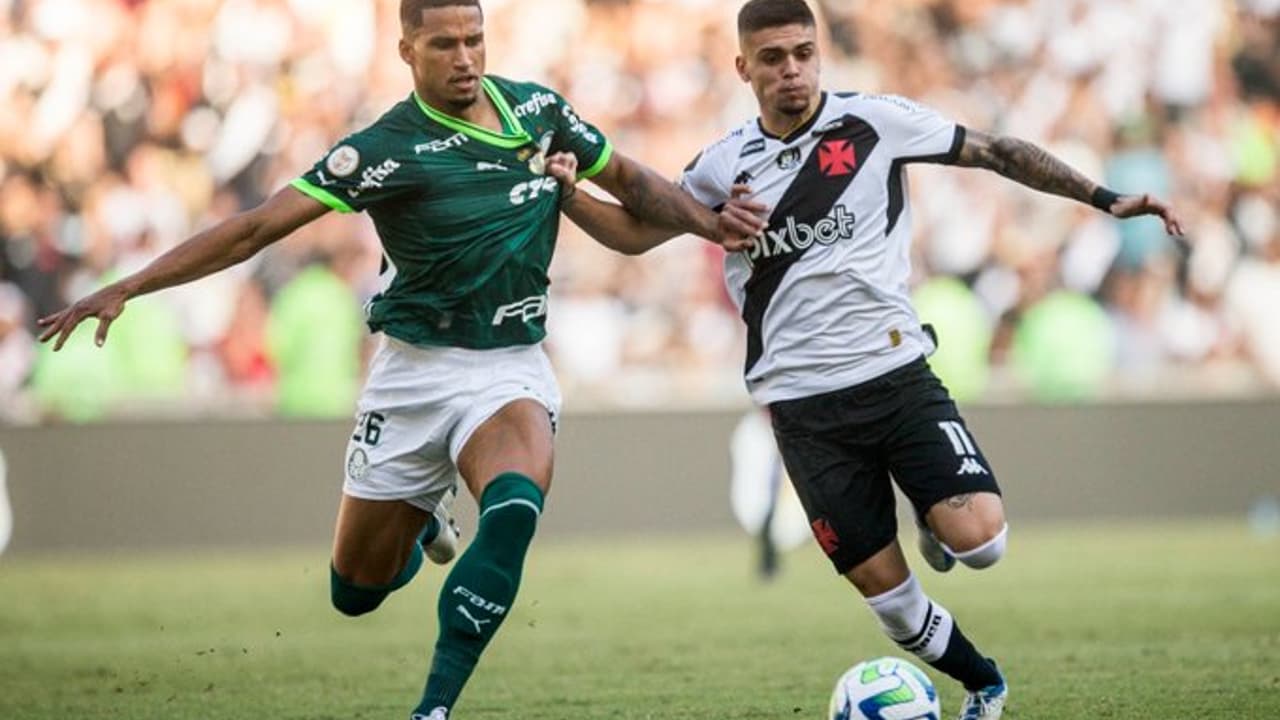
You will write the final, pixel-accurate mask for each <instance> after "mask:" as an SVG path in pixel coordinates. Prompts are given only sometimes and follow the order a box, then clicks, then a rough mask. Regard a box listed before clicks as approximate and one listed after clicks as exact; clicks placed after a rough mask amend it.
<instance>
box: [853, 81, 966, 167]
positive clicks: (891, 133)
mask: <svg viewBox="0 0 1280 720" xmlns="http://www.w3.org/2000/svg"><path fill="white" fill-rule="evenodd" d="M869 100H870V101H872V102H874V103H875V104H876V106H877V110H878V113H877V114H878V115H880V123H879V125H880V126H881V128H882V130H883V133H884V135H885V139H886V140H888V141H889V148H890V150H891V152H892V153H893V156H894V157H895V158H897V159H898V160H901V161H903V162H928V163H940V164H944V165H950V164H953V163H954V162H955V161H956V159H957V158H958V157H959V156H960V148H961V147H962V146H963V145H964V133H965V130H964V126H963V125H959V124H957V123H956V122H954V121H953V120H950V119H949V118H947V117H945V116H943V115H941V114H940V113H938V112H936V111H935V110H933V109H931V108H928V107H925V106H924V105H921V104H919V103H916V102H914V101H912V100H908V99H907V98H904V97H900V96H898V95H875V96H872V97H870V98H869Z"/></svg>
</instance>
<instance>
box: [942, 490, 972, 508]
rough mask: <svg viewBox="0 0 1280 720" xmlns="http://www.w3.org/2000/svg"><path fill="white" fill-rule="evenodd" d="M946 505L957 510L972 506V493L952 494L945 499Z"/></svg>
mask: <svg viewBox="0 0 1280 720" xmlns="http://www.w3.org/2000/svg"><path fill="white" fill-rule="evenodd" d="M946 503H947V507H949V508H951V509H952V510H959V509H961V508H965V507H972V506H973V493H961V494H960V495H952V496H951V497H949V498H947V500H946Z"/></svg>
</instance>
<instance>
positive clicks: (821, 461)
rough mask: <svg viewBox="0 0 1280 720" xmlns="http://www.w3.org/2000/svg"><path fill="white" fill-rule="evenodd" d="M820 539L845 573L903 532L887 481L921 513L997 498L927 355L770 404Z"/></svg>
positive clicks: (790, 471) (984, 464)
mask: <svg viewBox="0 0 1280 720" xmlns="http://www.w3.org/2000/svg"><path fill="white" fill-rule="evenodd" d="M769 410H770V413H771V415H772V419H773V431H774V436H775V437H776V438H777V441H778V448H779V450H780V451H781V452H782V459H783V462H784V463H785V464H786V467H787V473H788V474H789V475H790V476H791V482H792V483H793V484H794V485H795V489H796V494H797V495H798V496H799V497H800V502H801V504H803V505H804V509H805V512H806V513H807V514H808V516H809V522H810V525H811V526H812V528H813V534H814V537H815V538H816V539H817V540H818V544H819V545H821V546H822V549H823V551H824V552H826V554H827V557H829V558H830V559H831V562H832V564H833V565H835V568H836V572H839V573H841V574H844V573H846V572H848V571H849V570H851V569H853V568H854V567H856V566H858V565H859V564H861V563H862V562H863V561H865V560H867V559H868V558H870V557H871V556H872V555H874V554H876V553H877V552H879V551H880V550H882V549H883V548H884V547H885V546H887V545H888V544H889V543H890V542H892V541H893V540H894V538H896V537H897V535H898V519H897V514H896V513H895V511H894V494H893V487H892V485H891V484H890V476H892V479H893V481H896V482H897V483H898V487H899V488H901V489H902V492H903V494H904V495H906V496H907V498H908V499H909V500H910V501H911V504H912V505H913V506H914V508H915V512H916V514H917V516H918V517H924V515H925V513H927V512H928V511H929V508H931V507H933V505H934V504H936V503H938V502H940V501H942V500H945V499H947V498H949V497H953V496H955V495H959V494H962V493H973V492H993V493H997V494H999V492H1000V488H999V486H998V485H997V484H996V479H995V476H994V475H993V474H992V470H991V466H990V465H989V464H988V463H987V459H986V457H984V456H983V454H982V450H981V449H979V447H978V444H977V442H976V441H975V440H974V439H973V436H972V435H970V434H969V431H968V429H967V428H966V427H965V424H964V420H963V419H962V418H961V417H960V413H959V411H958V410H957V409H956V405H955V403H954V402H953V401H952V400H951V396H950V394H949V393H948V392H947V389H946V388H945V387H943V385H942V382H941V381H940V380H939V379H938V377H937V376H936V375H934V374H933V370H931V369H930V368H929V364H928V363H927V362H926V361H925V359H924V358H920V359H918V360H916V361H914V362H912V363H910V364H908V365H904V366H902V367H900V368H898V369H896V370H892V371H890V372H888V373H885V374H884V375H881V376H880V377H878V378H875V379H873V380H869V381H867V382H865V383H860V384H858V385H854V386H852V387H849V388H845V389H843V390H836V391H833V392H828V393H823V394H821V395H814V396H811V397H806V398H798V399H795V400H783V401H779V402H775V403H772V404H771V405H770V406H769Z"/></svg>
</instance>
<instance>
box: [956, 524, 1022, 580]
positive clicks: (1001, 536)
mask: <svg viewBox="0 0 1280 720" xmlns="http://www.w3.org/2000/svg"><path fill="white" fill-rule="evenodd" d="M1008 538H1009V526H1008V525H1007V524H1001V526H1000V529H999V530H998V531H997V532H995V533H994V534H993V535H992V536H991V537H990V538H988V539H987V540H986V541H985V542H982V543H980V544H979V545H978V546H977V547H974V548H972V549H969V550H962V551H959V552H955V553H953V554H954V555H955V556H956V559H957V560H959V561H960V562H962V563H964V564H965V565H967V566H969V567H971V568H973V569H975V570H981V569H983V568H989V567H991V566H992V565H995V564H996V563H997V562H999V561H1000V558H1002V557H1004V550H1005V545H1006V544H1007V542H1008Z"/></svg>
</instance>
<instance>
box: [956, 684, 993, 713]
mask: <svg viewBox="0 0 1280 720" xmlns="http://www.w3.org/2000/svg"><path fill="white" fill-rule="evenodd" d="M987 708H988V703H987V698H986V696H985V695H983V694H982V691H981V690H979V691H978V692H971V693H969V694H968V695H967V696H966V697H965V699H964V707H963V708H962V709H961V711H960V720H973V719H974V718H980V717H982V716H983V715H986V714H987ZM975 710H976V711H977V712H976V714H975V712H974V711H975Z"/></svg>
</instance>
